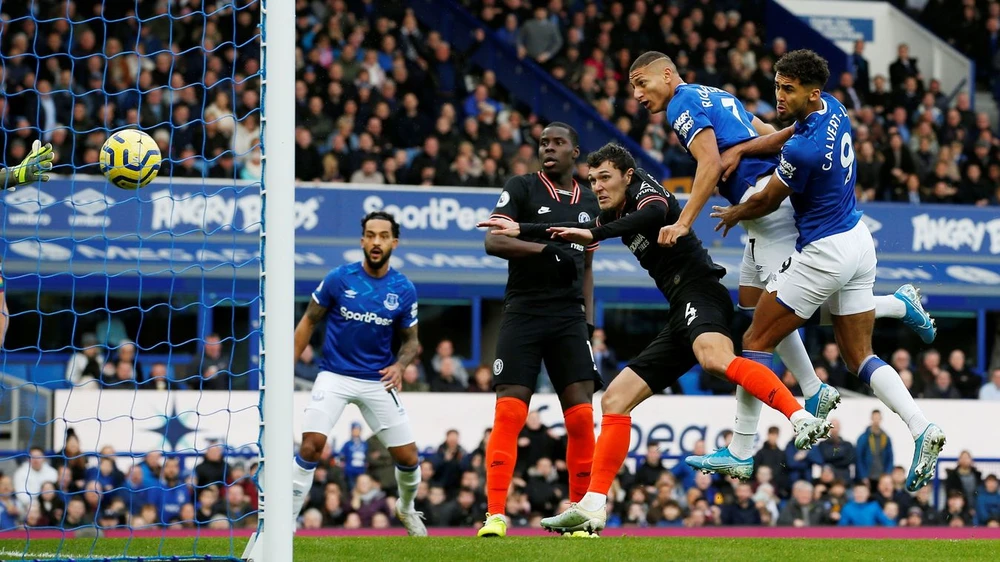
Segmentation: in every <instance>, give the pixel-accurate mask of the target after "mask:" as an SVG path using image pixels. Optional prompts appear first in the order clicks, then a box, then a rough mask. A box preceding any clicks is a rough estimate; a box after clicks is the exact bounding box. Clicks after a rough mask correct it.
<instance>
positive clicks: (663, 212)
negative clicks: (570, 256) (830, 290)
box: [486, 144, 830, 532]
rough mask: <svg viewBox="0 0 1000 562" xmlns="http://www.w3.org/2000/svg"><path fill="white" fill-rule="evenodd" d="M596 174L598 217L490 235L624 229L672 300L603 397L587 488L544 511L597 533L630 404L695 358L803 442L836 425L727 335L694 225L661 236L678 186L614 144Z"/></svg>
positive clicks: (501, 229) (569, 526)
mask: <svg viewBox="0 0 1000 562" xmlns="http://www.w3.org/2000/svg"><path fill="white" fill-rule="evenodd" d="M587 163H588V164H589V165H590V173H589V180H590V183H591V186H593V189H594V193H596V194H597V198H598V201H599V203H600V206H601V213H600V216H599V217H598V218H597V219H596V220H594V221H591V222H589V223H587V224H585V225H581V226H579V227H570V226H565V225H538V224H527V223H520V224H517V223H511V222H505V221H503V220H500V219H492V220H491V221H489V222H488V223H486V224H487V225H488V226H491V227H493V228H494V230H493V231H492V232H491V233H490V235H491V236H497V235H506V236H521V237H534V236H538V235H540V234H542V233H544V232H546V231H548V232H551V233H552V236H553V237H554V238H557V239H562V240H568V241H572V242H576V243H578V244H592V243H594V242H599V241H601V240H605V239H607V238H619V237H620V238H621V239H622V243H623V244H625V246H627V247H628V248H629V249H630V250H631V251H632V253H633V254H635V256H636V258H637V259H638V260H639V264H640V265H641V266H642V267H643V269H645V270H646V271H647V272H649V276H650V277H652V278H653V280H654V281H655V282H656V286H657V288H659V289H660V291H661V292H662V293H663V296H664V297H666V299H667V301H668V302H669V303H670V313H669V317H668V320H667V326H666V327H665V328H664V329H663V331H662V332H660V334H659V335H657V336H656V338H655V339H654V340H653V342H652V343H650V344H649V346H647V347H646V349H644V350H643V351H642V352H640V353H639V355H638V356H637V357H636V358H635V359H633V360H632V361H631V362H629V364H628V366H627V367H626V368H625V369H624V370H623V371H622V372H621V373H620V374H619V375H618V376H617V377H615V378H614V380H613V381H612V382H611V384H610V385H609V387H608V390H607V391H606V392H605V393H604V396H603V397H602V398H601V409H602V411H603V414H604V415H603V419H602V421H601V434H600V437H599V438H598V440H597V448H596V450H595V452H594V463H593V469H592V474H593V476H592V478H591V482H590V487H589V488H588V491H587V494H586V495H585V496H584V498H583V499H582V500H581V501H580V502H579V503H574V504H572V506H571V507H570V509H569V510H567V511H566V512H564V513H562V514H560V515H558V516H556V517H550V518H547V519H543V520H542V526H543V527H545V528H547V529H549V530H553V531H559V532H576V531H591V532H597V531H600V530H601V529H603V528H604V525H605V522H606V518H607V513H606V511H605V505H606V502H607V493H608V490H609V489H610V487H611V483H612V481H613V480H614V478H615V475H616V474H617V473H618V469H619V468H620V467H621V465H622V463H623V462H624V461H625V458H626V456H627V455H628V446H629V439H630V436H631V417H630V414H631V412H632V410H633V409H634V408H635V407H636V406H638V405H639V404H640V403H642V402H643V401H644V400H645V399H647V398H649V397H650V396H652V395H653V394H656V393H659V392H662V391H663V389H664V388H666V387H667V386H670V385H671V384H673V383H674V382H675V381H676V380H677V379H678V378H679V377H680V376H681V375H683V374H684V373H686V372H687V371H689V370H690V369H691V368H692V367H694V365H695V364H700V365H701V366H702V368H704V369H705V370H706V371H707V372H709V373H712V374H713V375H716V376H719V377H724V378H726V379H728V380H730V381H732V382H734V383H736V384H739V385H741V386H743V387H745V388H746V389H747V391H749V392H750V393H751V394H752V395H754V396H756V397H758V398H759V399H761V400H762V401H765V402H767V403H768V404H769V405H771V406H772V407H774V408H775V409H777V410H779V411H781V412H782V413H783V414H785V416H787V417H788V418H789V419H790V420H791V421H792V424H793V426H794V428H795V444H796V446H797V447H800V448H808V447H811V446H812V445H813V444H814V443H815V442H816V441H818V440H819V439H821V438H823V437H824V436H826V434H827V433H828V432H829V427H830V426H829V423H828V422H826V421H825V420H823V419H820V418H816V417H815V416H813V415H811V414H809V413H808V412H806V411H805V410H803V409H802V407H801V406H800V405H799V403H798V402H797V401H796V400H795V398H794V397H793V396H792V394H791V392H789V390H788V389H787V388H786V387H785V385H784V384H782V383H781V381H780V380H778V377H777V375H775V374H774V373H773V372H771V371H770V370H769V369H768V368H767V367H765V366H764V365H761V364H759V363H755V362H753V361H750V360H747V359H744V358H741V357H736V356H735V354H734V352H733V342H732V339H731V337H730V334H729V324H730V321H731V319H732V314H733V303H732V300H730V297H729V291H728V289H726V287H725V286H724V285H723V284H722V282H721V281H720V280H721V278H722V277H723V275H724V274H725V270H724V269H723V268H722V267H720V266H718V265H716V264H715V263H714V262H713V261H712V259H711V258H710V257H709V255H708V252H707V251H706V250H705V248H704V247H703V246H702V244H701V240H699V239H698V237H697V236H696V235H695V234H694V233H690V234H688V235H686V236H683V237H681V238H679V239H678V241H677V243H676V244H674V245H673V246H670V247H662V246H659V245H657V244H656V237H657V235H658V233H659V231H660V228H661V227H663V226H665V225H669V224H674V223H675V222H676V221H677V219H678V217H679V216H680V214H681V210H680V205H678V203H677V199H675V198H674V197H673V195H672V194H670V193H669V192H667V191H666V190H664V189H663V187H662V186H661V185H660V184H659V183H658V182H657V181H656V180H655V179H653V178H652V177H651V176H649V175H648V174H647V173H646V172H645V171H643V170H641V169H636V166H635V160H634V159H633V158H632V155H631V154H629V153H628V151H626V150H625V149H624V148H622V147H620V146H618V145H616V144H608V145H605V146H604V147H602V148H601V149H600V150H598V151H596V152H594V153H592V154H590V156H588V158H587Z"/></svg>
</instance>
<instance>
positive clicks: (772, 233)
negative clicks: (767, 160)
mask: <svg viewBox="0 0 1000 562" xmlns="http://www.w3.org/2000/svg"><path fill="white" fill-rule="evenodd" d="M770 180H771V176H770V175H768V176H761V177H760V178H759V179H758V180H757V184H756V185H754V186H753V187H751V188H750V189H748V190H747V192H746V193H744V194H743V198H742V199H741V200H740V203H743V202H744V201H746V200H747V199H748V198H750V196H751V195H753V194H755V193H758V192H760V191H762V190H763V189H764V188H765V187H766V186H767V182H768V181H770ZM740 224H741V225H742V226H743V228H745V229H746V231H747V238H748V240H747V245H746V247H745V248H744V249H743V263H742V265H741V266H740V287H756V288H758V289H764V288H765V287H766V286H767V280H768V279H769V278H770V277H771V275H772V274H773V273H777V271H778V270H779V269H781V264H783V263H784V262H785V260H787V259H788V257H789V256H791V255H792V254H794V253H795V241H796V240H797V239H798V237H799V231H798V229H796V228H795V216H794V210H793V209H792V202H791V201H790V200H789V199H787V198H786V199H785V200H784V201H782V202H781V206H780V207H778V209H777V210H776V211H774V212H773V213H771V214H769V215H765V216H763V217H761V218H759V219H756V220H749V221H741V222H740Z"/></svg>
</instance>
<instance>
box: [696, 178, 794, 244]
mask: <svg viewBox="0 0 1000 562" xmlns="http://www.w3.org/2000/svg"><path fill="white" fill-rule="evenodd" d="M791 194H792V190H791V189H790V188H789V187H788V186H787V185H785V184H784V183H782V181H781V180H780V179H778V176H777V174H775V175H773V176H771V179H770V180H769V181H768V182H767V187H765V188H764V189H763V190H761V191H759V192H757V193H754V194H753V195H751V196H750V197H749V198H747V200H746V201H744V202H742V203H740V204H739V205H733V206H732V207H712V211H713V213H712V215H711V216H712V217H714V218H717V219H719V224H718V225H716V227H715V230H719V229H721V228H723V227H725V231H723V233H722V235H723V236H725V235H726V234H728V233H729V229H731V228H733V227H734V226H736V225H737V224H738V223H739V222H740V221H743V220H753V219H759V218H760V217H763V216H764V215H768V214H771V213H773V212H774V211H775V210H777V209H778V207H779V206H780V205H781V202H782V201H784V200H785V198H786V197H788V196H789V195H791Z"/></svg>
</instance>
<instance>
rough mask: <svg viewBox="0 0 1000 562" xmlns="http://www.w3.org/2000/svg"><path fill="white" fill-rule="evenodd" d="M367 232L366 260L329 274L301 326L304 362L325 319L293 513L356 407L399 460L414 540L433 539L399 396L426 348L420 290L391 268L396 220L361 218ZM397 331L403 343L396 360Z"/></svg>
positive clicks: (399, 505)
mask: <svg viewBox="0 0 1000 562" xmlns="http://www.w3.org/2000/svg"><path fill="white" fill-rule="evenodd" d="M361 230H362V236H361V249H362V250H363V251H364V256H365V257H364V260H363V261H361V262H359V263H352V264H347V265H342V266H340V267H338V268H336V269H334V270H333V271H331V272H330V273H328V274H327V276H326V278H325V279H323V281H322V282H321V283H320V284H319V286H318V287H316V290H315V291H313V294H312V299H311V300H310V301H309V307H308V308H307V309H306V313H305V315H304V316H303V317H302V319H301V320H300V321H299V324H298V326H297V327H296V328H295V357H299V356H300V355H302V351H303V350H304V349H305V347H306V345H307V344H308V343H309V339H310V338H311V337H312V333H313V330H314V329H315V328H316V325H317V324H318V323H319V322H320V321H321V320H323V318H326V335H325V338H324V342H323V356H322V359H321V360H320V362H319V367H320V373H319V375H318V376H317V377H316V382H315V384H314V385H313V390H312V399H311V400H310V402H309V406H307V407H306V412H305V419H304V421H303V424H302V426H303V427H302V446H301V447H300V449H299V454H298V455H296V456H295V460H294V468H293V471H292V475H293V476H292V508H293V510H294V511H293V512H294V516H295V517H298V514H299V511H301V510H302V505H303V503H304V502H305V500H306V498H307V497H308V495H309V489H310V488H312V484H313V473H314V472H315V470H316V465H317V464H318V463H319V461H320V460H321V456H322V454H323V448H324V447H326V442H327V437H328V435H329V433H330V431H331V430H332V429H333V426H334V424H336V423H337V420H338V419H339V418H340V415H341V414H342V413H343V412H344V408H346V407H347V405H348V404H355V405H356V406H357V407H358V409H360V410H361V414H362V415H363V416H364V418H365V421H366V422H367V423H368V427H370V428H371V430H372V431H373V432H374V433H375V435H376V436H377V437H378V439H379V440H380V441H381V442H382V444H383V445H385V446H386V447H387V448H388V449H389V454H391V455H392V458H393V460H394V461H395V462H396V482H397V483H398V486H399V501H398V502H396V515H397V516H398V517H399V520H400V521H401V522H402V523H403V526H404V527H406V531H407V533H409V534H410V536H426V535H427V529H426V528H425V527H424V523H423V521H421V518H422V517H423V514H422V513H420V512H418V511H415V509H414V507H413V498H414V496H416V493H417V486H418V485H419V484H420V470H419V469H418V466H419V458H418V456H417V446H416V443H415V441H414V438H413V431H412V429H411V428H410V420H409V418H408V417H407V415H406V410H405V409H404V408H403V405H402V403H401V402H400V401H399V395H398V394H397V391H398V390H399V389H400V386H401V382H402V377H403V371H404V370H405V369H406V366H407V365H409V364H410V363H411V362H413V359H414V358H416V356H417V350H418V347H419V342H418V340H417V293H416V290H415V289H414V288H413V283H411V282H410V280H409V279H407V278H406V276H405V275H403V274H402V273H400V272H398V271H396V270H395V269H392V268H391V267H390V266H389V258H390V257H391V256H392V251H393V250H394V249H396V247H397V246H398V245H399V224H398V223H396V219H395V218H394V217H393V216H392V215H391V214H389V213H386V212H384V211H374V212H372V213H369V214H368V215H367V216H365V217H364V218H363V219H362V220H361ZM328 313H329V314H328ZM394 333H398V334H399V336H400V340H401V341H402V344H401V345H400V347H399V351H398V352H396V355H395V358H393V353H392V338H393V334H394Z"/></svg>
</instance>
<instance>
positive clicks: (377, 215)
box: [361, 211, 399, 238]
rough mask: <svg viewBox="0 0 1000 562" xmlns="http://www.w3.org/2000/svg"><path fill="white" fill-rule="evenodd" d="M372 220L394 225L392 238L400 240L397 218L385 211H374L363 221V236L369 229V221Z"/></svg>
mask: <svg viewBox="0 0 1000 562" xmlns="http://www.w3.org/2000/svg"><path fill="white" fill-rule="evenodd" d="M372 220H382V221H389V224H391V225H392V237H393V238H399V223H398V222H396V217H394V216H392V213H387V212H385V211H372V212H370V213H368V214H367V215H365V216H364V218H363V219H361V234H364V233H365V228H367V227H368V221H372Z"/></svg>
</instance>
